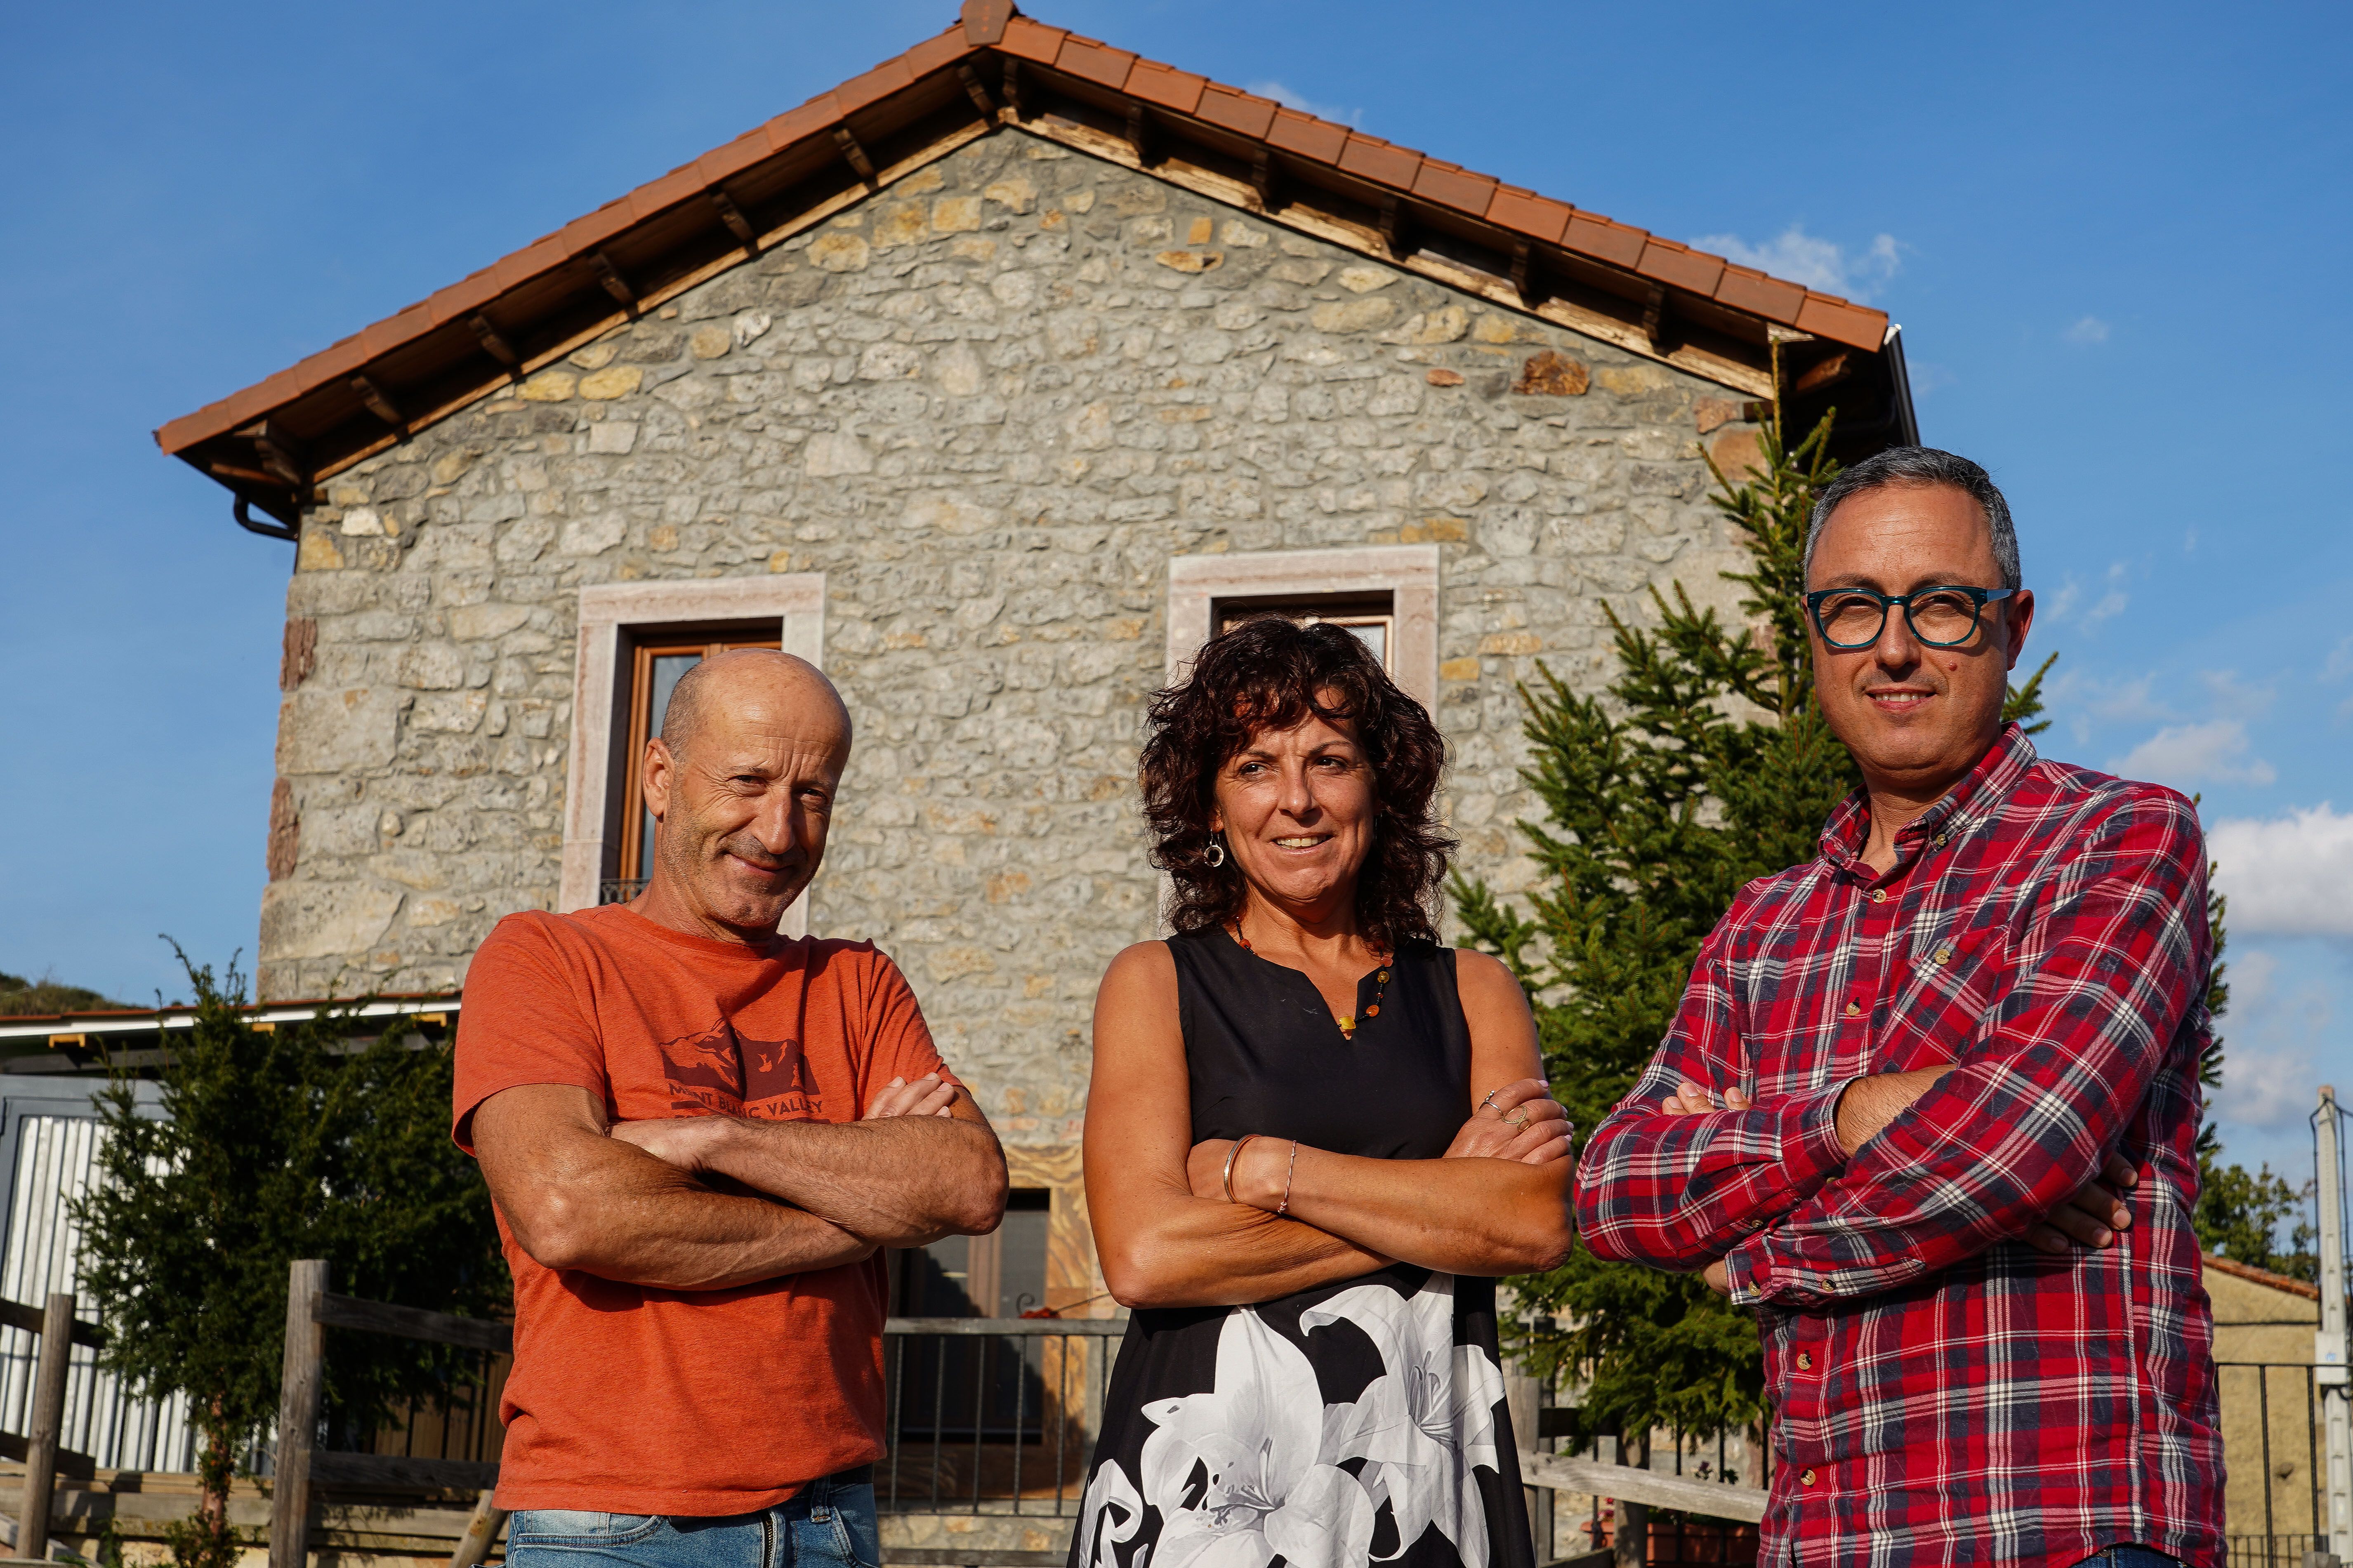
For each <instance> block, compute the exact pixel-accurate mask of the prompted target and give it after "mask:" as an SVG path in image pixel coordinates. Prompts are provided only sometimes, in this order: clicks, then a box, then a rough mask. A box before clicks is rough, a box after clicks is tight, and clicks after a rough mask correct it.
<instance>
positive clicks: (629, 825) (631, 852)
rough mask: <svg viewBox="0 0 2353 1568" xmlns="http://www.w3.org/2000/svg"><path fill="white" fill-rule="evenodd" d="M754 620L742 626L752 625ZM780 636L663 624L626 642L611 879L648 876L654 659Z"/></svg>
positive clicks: (706, 654) (771, 643)
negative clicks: (679, 631)
mask: <svg viewBox="0 0 2353 1568" xmlns="http://www.w3.org/2000/svg"><path fill="white" fill-rule="evenodd" d="M760 624H761V623H758V622H753V623H749V625H748V626H747V628H746V629H747V630H748V629H750V627H753V626H759V625H760ZM782 641H783V639H782V637H780V636H779V637H759V636H756V635H754V636H750V637H745V636H741V635H730V634H728V633H727V632H725V631H720V632H718V633H715V634H713V635H711V636H707V637H681V636H677V635H674V634H670V628H668V627H665V626H647V627H643V628H641V629H640V631H639V635H638V636H636V637H632V638H631V646H630V648H629V706H628V740H627V741H626V742H624V743H623V746H622V751H621V762H620V773H621V847H620V853H619V855H618V857H617V858H616V859H615V860H614V862H613V865H614V870H613V875H614V876H616V877H618V878H620V879H623V880H635V879H642V878H645V877H648V876H650V875H651V874H652V873H651V872H650V871H649V870H648V869H647V867H646V850H647V845H646V843H645V841H644V835H645V816H646V813H645V755H646V742H648V741H650V740H652V739H653V737H654V731H653V690H654V660H656V659H657V658H663V657H665V656H670V657H675V656H677V655H679V654H686V653H693V654H699V655H700V656H701V657H702V658H711V657H712V655H713V654H721V653H725V652H727V651H728V650H729V649H731V648H739V647H779V646H781V644H782Z"/></svg>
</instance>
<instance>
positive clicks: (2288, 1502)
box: [2214, 1361, 2328, 1568]
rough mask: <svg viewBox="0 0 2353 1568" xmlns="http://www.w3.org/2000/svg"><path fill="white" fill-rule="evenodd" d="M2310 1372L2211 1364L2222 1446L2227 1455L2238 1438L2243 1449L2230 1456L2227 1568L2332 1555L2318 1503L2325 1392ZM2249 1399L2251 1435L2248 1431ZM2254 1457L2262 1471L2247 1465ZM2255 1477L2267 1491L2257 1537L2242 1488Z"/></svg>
mask: <svg viewBox="0 0 2353 1568" xmlns="http://www.w3.org/2000/svg"><path fill="white" fill-rule="evenodd" d="M2313 1370H2314V1369H2313V1368H2312V1367H2311V1366H2309V1365H2306V1364H2300V1363H2292V1362H2290V1363H2282V1362H2251V1361H2224V1362H2216V1363H2214V1372H2215V1375H2216V1377H2217V1378H2218V1379H2219V1380H2220V1382H2221V1389H2220V1393H2221V1406H2222V1437H2223V1444H2224V1447H2225V1448H2226V1450H2227V1449H2229V1448H2230V1447H2231V1444H2232V1439H2233V1438H2238V1439H2240V1441H2241V1444H2242V1451H2236V1452H2230V1453H2229V1454H2228V1460H2227V1464H2228V1481H2227V1483H2226V1490H2225V1494H2224V1502H2223V1509H2224V1518H2225V1520H2226V1521H2228V1522H2227V1524H2226V1526H2225V1528H2226V1530H2229V1531H2230V1533H2229V1534H2227V1535H2226V1537H2225V1547H2224V1550H2225V1552H2226V1554H2227V1556H2226V1561H2227V1563H2228V1564H2229V1568H2303V1564H2304V1558H2305V1553H2306V1552H2323V1551H2326V1550H2327V1547H2328V1537H2327V1532H2326V1530H2325V1527H2324V1525H2323V1523H2322V1519H2323V1514H2324V1510H2323V1508H2322V1504H2321V1462H2320V1460H2321V1436H2320V1425H2321V1423H2320V1388H2319V1381H2318V1379H2316V1377H2315V1376H2314V1375H2313ZM2250 1395H2252V1397H2253V1406H2254V1408H2253V1415H2254V1426H2255V1432H2254V1433H2253V1434H2248V1433H2247V1432H2246V1431H2245V1425H2246V1422H2245V1417H2246V1415H2248V1414H2249V1412H2248V1410H2247V1402H2248V1399H2249V1397H2250ZM2250 1438H2252V1440H2249V1439H2250ZM2245 1448H2253V1450H2254V1451H2253V1453H2248V1452H2244V1451H2243V1450H2244V1449H2245ZM2249 1459H2259V1460H2260V1468H2254V1467H2251V1466H2249V1465H2248V1463H2247V1461H2248V1460H2249ZM2256 1477H2260V1478H2261V1482H2262V1487H2263V1513H2262V1520H2261V1523H2262V1532H2261V1533H2260V1534H2257V1533H2254V1532H2253V1531H2247V1530H2246V1529H2245V1527H2246V1526H2247V1525H2251V1524H2254V1523H2256V1522H2257V1521H2256V1520H2255V1518H2254V1517H2253V1514H2254V1510H2253V1509H2252V1508H2250V1507H2248V1506H2247V1496H2246V1490H2245V1489H2246V1487H2247V1485H2248V1483H2249V1481H2250V1480H2252V1479H2255V1478H2256ZM2299 1526H2301V1528H2298V1527H2299ZM2232 1527H2236V1528H2232Z"/></svg>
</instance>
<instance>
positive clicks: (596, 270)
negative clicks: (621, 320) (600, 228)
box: [588, 250, 638, 310]
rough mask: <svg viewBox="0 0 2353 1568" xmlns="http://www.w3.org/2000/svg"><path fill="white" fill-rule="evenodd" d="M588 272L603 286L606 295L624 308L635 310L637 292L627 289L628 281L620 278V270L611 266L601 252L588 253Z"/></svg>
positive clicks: (610, 260) (610, 259) (611, 259)
mask: <svg viewBox="0 0 2353 1568" xmlns="http://www.w3.org/2000/svg"><path fill="white" fill-rule="evenodd" d="M588 270H589V272H590V274H591V275H592V276H594V277H595V278H596V281H597V282H598V283H599V284H601V285H602V286H603V288H604V289H605V292H606V293H607V294H610V295H611V296H612V297H613V298H614V299H616V300H619V301H620V302H621V304H622V305H623V306H624V307H625V308H628V309H630V310H635V309H636V308H637V303H638V291H637V290H636V289H632V288H630V287H629V280H628V279H626V278H624V277H622V276H621V269H620V268H618V267H617V266H615V265H614V264H613V258H611V257H609V256H607V255H606V254H605V253H604V252H603V251H601V250H592V251H590V252H589V253H588Z"/></svg>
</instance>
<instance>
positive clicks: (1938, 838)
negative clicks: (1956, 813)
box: [1936, 833, 1945, 849]
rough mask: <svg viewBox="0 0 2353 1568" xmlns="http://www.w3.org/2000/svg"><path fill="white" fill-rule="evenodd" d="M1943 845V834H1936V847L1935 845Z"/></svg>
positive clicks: (1938, 846)
mask: <svg viewBox="0 0 2353 1568" xmlns="http://www.w3.org/2000/svg"><path fill="white" fill-rule="evenodd" d="M1936 847H1937V848H1939V849H1942V848H1943V847H1945V836H1944V835H1943V834H1941V833H1939V834H1938V835H1936Z"/></svg>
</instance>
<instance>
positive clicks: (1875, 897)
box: [1871, 888, 1887, 904]
mask: <svg viewBox="0 0 2353 1568" xmlns="http://www.w3.org/2000/svg"><path fill="white" fill-rule="evenodd" d="M1871 901H1872V902H1873V903H1874V904H1883V903H1885V902H1886V901H1887V889H1884V888H1873V889H1871Z"/></svg>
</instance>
